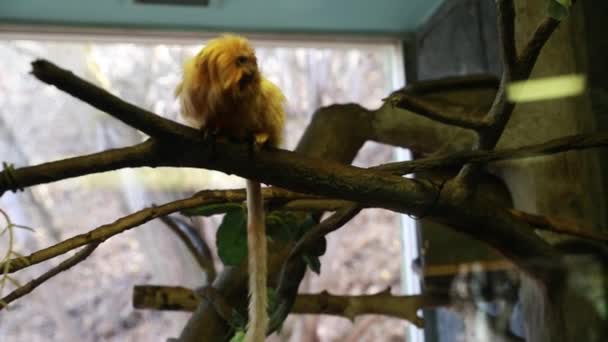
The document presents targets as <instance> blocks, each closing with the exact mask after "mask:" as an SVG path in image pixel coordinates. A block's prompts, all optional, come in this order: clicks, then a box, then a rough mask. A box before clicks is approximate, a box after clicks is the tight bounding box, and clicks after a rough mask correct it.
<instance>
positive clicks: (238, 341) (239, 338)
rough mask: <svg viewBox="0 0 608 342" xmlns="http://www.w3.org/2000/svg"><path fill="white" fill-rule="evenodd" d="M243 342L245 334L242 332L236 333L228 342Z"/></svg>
mask: <svg viewBox="0 0 608 342" xmlns="http://www.w3.org/2000/svg"><path fill="white" fill-rule="evenodd" d="M243 341H245V332H244V331H243V330H239V331H237V332H236V333H235V334H234V336H232V338H231V339H230V342H243Z"/></svg>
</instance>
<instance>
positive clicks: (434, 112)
mask: <svg viewBox="0 0 608 342" xmlns="http://www.w3.org/2000/svg"><path fill="white" fill-rule="evenodd" d="M386 101H388V102H390V103H391V104H392V105H393V106H395V107H398V108H401V109H405V110H409V111H411V112H413V113H415V114H418V115H421V116H424V117H426V118H429V119H431V120H434V121H437V122H440V123H443V124H446V125H452V126H456V127H462V128H468V129H472V130H475V131H479V130H482V129H483V128H485V127H487V125H488V124H487V123H486V122H484V121H482V120H480V119H478V118H476V117H471V116H467V115H466V114H465V113H460V112H458V111H455V110H453V109H452V108H448V107H447V106H443V108H439V107H440V106H438V105H437V104H436V103H433V102H431V101H429V100H425V99H423V98H420V97H417V96H415V95H410V94H408V93H406V92H396V93H393V94H392V95H391V96H390V97H388V98H387V99H386ZM444 112H453V113H454V112H455V113H454V114H451V115H446V114H443V113H444Z"/></svg>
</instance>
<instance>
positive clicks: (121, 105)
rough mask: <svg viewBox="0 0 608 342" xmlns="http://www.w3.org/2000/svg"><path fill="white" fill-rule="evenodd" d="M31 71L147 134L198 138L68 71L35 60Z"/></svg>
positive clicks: (177, 124) (41, 78) (181, 126)
mask: <svg viewBox="0 0 608 342" xmlns="http://www.w3.org/2000/svg"><path fill="white" fill-rule="evenodd" d="M32 74H33V75H34V76H35V77H36V78H37V79H39V80H40V81H42V82H44V83H47V84H50V85H54V86H55V87H57V88H59V89H61V90H63V91H64V92H66V93H68V94H70V95H72V96H74V97H76V98H78V99H80V100H82V101H84V102H86V103H88V104H90V105H91V106H93V107H95V108H97V109H99V110H101V111H104V112H106V113H108V114H110V115H112V116H113V117H115V118H116V119H118V120H120V121H122V122H124V123H126V124H127V125H129V126H131V127H134V128H136V129H138V130H140V131H142V132H144V133H146V134H148V135H149V136H151V137H157V138H162V137H165V138H176V139H181V138H182V137H188V138H189V139H195V138H196V137H200V135H201V134H200V132H199V131H198V130H196V129H193V128H191V127H188V126H185V125H181V124H179V123H177V122H175V121H172V120H168V119H165V118H163V117H161V116H159V115H156V114H154V113H152V112H149V111H147V110H145V109H142V108H139V107H137V106H134V105H132V104H130V103H128V102H125V101H123V100H121V99H120V98H118V97H116V96H114V95H112V94H110V93H109V92H107V91H105V90H103V89H101V88H99V87H97V86H95V85H93V84H91V83H89V82H87V81H85V80H83V79H81V78H79V77H78V76H76V75H74V74H73V73H72V72H71V71H68V70H65V69H62V68H60V67H58V66H56V65H55V64H53V63H51V62H49V61H46V60H44V59H39V60H36V61H34V62H32Z"/></svg>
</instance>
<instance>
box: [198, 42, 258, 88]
mask: <svg viewBox="0 0 608 342" xmlns="http://www.w3.org/2000/svg"><path fill="white" fill-rule="evenodd" d="M199 62H200V65H199V68H200V69H199V70H200V72H201V74H202V76H204V77H205V78H207V80H208V83H209V84H208V85H209V86H210V87H212V88H215V89H211V90H215V91H213V93H216V94H218V95H219V94H227V93H228V94H230V95H232V96H236V97H239V96H246V95H247V94H250V93H251V92H255V91H257V90H258V89H259V85H260V72H259V70H258V64H257V59H256V57H255V52H254V50H253V48H252V47H251V46H250V45H249V43H248V42H247V41H246V40H245V39H244V38H241V37H238V36H232V35H226V36H222V37H220V38H217V39H214V40H212V41H210V42H209V44H208V45H207V46H206V47H205V48H204V49H203V51H202V52H201V54H200V55H199ZM217 87H220V88H221V89H217ZM218 90H219V91H218Z"/></svg>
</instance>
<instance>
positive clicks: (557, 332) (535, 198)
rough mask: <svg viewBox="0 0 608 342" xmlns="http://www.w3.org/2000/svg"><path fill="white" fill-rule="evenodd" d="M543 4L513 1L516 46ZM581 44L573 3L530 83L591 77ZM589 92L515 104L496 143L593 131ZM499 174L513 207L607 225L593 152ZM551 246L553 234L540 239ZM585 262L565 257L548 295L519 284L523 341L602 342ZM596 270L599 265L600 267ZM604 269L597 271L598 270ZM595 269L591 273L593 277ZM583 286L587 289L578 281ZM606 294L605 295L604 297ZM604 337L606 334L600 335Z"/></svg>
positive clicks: (512, 166) (514, 166)
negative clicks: (561, 275) (569, 76)
mask: <svg viewBox="0 0 608 342" xmlns="http://www.w3.org/2000/svg"><path fill="white" fill-rule="evenodd" d="M545 9H546V2H545V1H541V0H535V1H517V2H516V13H517V20H516V25H515V27H516V28H517V31H516V36H517V39H518V44H517V45H518V48H519V49H521V48H522V42H524V41H526V39H527V37H530V36H531V34H532V32H533V31H534V30H535V29H536V27H537V25H538V23H539V22H540V21H541V20H542V15H544V14H545V13H546V10H545ZM590 48H592V47H591V46H585V23H584V16H583V11H582V7H581V6H580V5H578V4H577V5H576V6H575V7H574V10H573V12H572V15H571V17H569V18H568V19H567V20H565V21H564V22H563V23H562V24H561V25H560V28H559V29H558V30H557V31H556V32H555V33H554V34H553V36H552V37H551V39H550V40H549V42H548V43H547V45H546V46H545V48H544V49H543V51H542V53H541V55H540V57H539V60H538V62H537V64H536V67H535V68H534V71H533V73H532V76H531V77H532V78H537V77H549V76H557V75H562V74H571V73H583V74H587V73H588V64H587V55H586V50H587V49H590ZM591 108H592V106H591V101H590V97H589V94H584V95H582V96H578V97H575V98H568V99H560V100H552V101H544V102H538V103H532V104H525V105H524V104H522V105H518V106H517V109H516V111H515V113H514V115H513V119H512V122H511V126H512V127H513V129H510V134H508V135H506V136H505V137H504V139H503V141H504V142H501V144H500V145H501V146H504V147H506V146H514V145H524V144H530V143H538V142H542V141H546V140H549V139H552V138H557V137H560V136H565V135H570V134H580V133H588V132H593V131H595V130H597V128H596V116H595V114H594V113H593V111H592V110H591ZM499 167H500V171H499V174H501V175H502V178H503V179H504V180H505V182H506V183H507V186H508V187H509V189H510V191H511V194H512V197H513V201H514V204H515V206H516V207H517V208H519V209H522V210H525V211H529V212H536V213H540V214H546V215H550V216H556V217H566V218H570V219H574V220H576V221H577V222H581V223H582V224H583V225H585V226H587V227H588V228H589V229H603V227H605V226H606V210H605V203H606V199H605V197H604V195H605V194H604V192H603V191H602V189H603V186H602V170H601V168H600V164H599V155H598V151H597V150H588V151H583V152H571V153H565V154H560V155H556V156H552V157H548V158H539V159H532V160H529V161H526V160H524V161H518V162H512V163H505V164H504V165H501V166H499ZM545 237H546V238H547V239H550V240H553V241H556V240H557V239H556V237H555V236H549V235H546V236H545ZM593 262H595V263H597V262H598V260H595V261H590V260H589V259H588V258H575V257H568V259H567V262H566V264H565V265H563V267H564V269H563V271H564V272H565V278H564V279H563V283H561V284H560V283H559V281H556V282H555V283H552V284H549V286H548V287H549V288H548V292H549V297H545V296H544V295H543V291H541V290H540V289H538V288H537V286H536V284H535V283H534V282H532V281H530V280H529V279H524V280H523V282H522V286H521V291H520V296H521V303H522V308H523V313H524V322H526V324H525V331H526V337H527V340H528V341H552V342H555V341H572V342H574V341H605V340H606V339H605V338H606V336H605V331H606V325H605V322H602V319H601V316H600V314H599V311H598V308H597V307H595V306H594V302H596V303H595V304H597V300H598V299H599V300H600V301H601V300H602V299H601V297H600V298H595V299H594V298H593V297H592V295H593V292H594V291H602V287H603V286H602V285H601V281H600V283H598V284H597V286H599V288H598V287H596V288H593V286H592V285H590V284H592V282H593V280H594V277H595V279H598V277H600V279H601V275H600V274H601V268H600V269H599V270H600V274H598V273H596V272H597V270H598V269H597V268H596V269H594V268H593V267H591V268H589V267H583V266H588V265H589V263H591V264H593ZM598 266H599V265H598ZM600 267H601V266H600ZM593 271H596V272H593ZM577 282H578V283H580V282H583V283H586V284H587V286H589V290H590V291H591V293H589V291H584V290H583V289H582V288H581V287H580V286H575V284H576V283H577ZM604 296H605V295H604ZM601 335H604V336H601Z"/></svg>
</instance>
